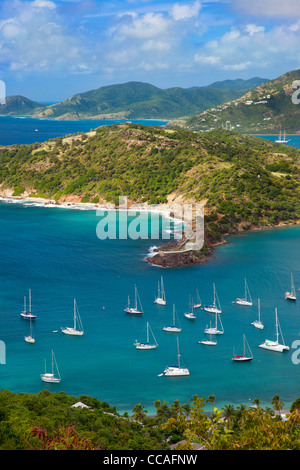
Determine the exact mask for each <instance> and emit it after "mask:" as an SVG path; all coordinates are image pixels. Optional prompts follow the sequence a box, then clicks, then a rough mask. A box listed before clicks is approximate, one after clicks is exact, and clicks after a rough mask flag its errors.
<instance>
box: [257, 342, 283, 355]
mask: <svg viewBox="0 0 300 470" xmlns="http://www.w3.org/2000/svg"><path fill="white" fill-rule="evenodd" d="M259 347H260V348H262V349H267V350H269V351H275V352H283V351H289V349H290V348H289V346H286V345H285V344H279V343H277V342H276V341H268V340H266V341H265V342H264V343H262V344H260V345H259Z"/></svg>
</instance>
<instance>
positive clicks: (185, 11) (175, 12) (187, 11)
mask: <svg viewBox="0 0 300 470" xmlns="http://www.w3.org/2000/svg"><path fill="white" fill-rule="evenodd" d="M200 10H201V3H200V2H199V1H197V0H196V1H195V3H193V4H185V5H180V4H179V3H175V5H173V7H172V8H171V9H170V15H171V16H172V17H173V18H174V20H175V21H179V20H186V19H187V18H195V17H197V16H198V15H199V13H200Z"/></svg>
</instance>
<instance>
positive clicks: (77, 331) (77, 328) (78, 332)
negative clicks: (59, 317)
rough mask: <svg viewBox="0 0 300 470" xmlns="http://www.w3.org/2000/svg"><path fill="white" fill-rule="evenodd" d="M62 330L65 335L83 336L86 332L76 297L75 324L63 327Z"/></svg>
mask: <svg viewBox="0 0 300 470" xmlns="http://www.w3.org/2000/svg"><path fill="white" fill-rule="evenodd" d="M61 331H62V332H63V333H64V334H65V335H73V336H82V335H83V333H84V331H83V326H82V322H81V318H80V315H79V310H78V307H77V303H76V299H74V325H73V327H65V328H62V329H61Z"/></svg>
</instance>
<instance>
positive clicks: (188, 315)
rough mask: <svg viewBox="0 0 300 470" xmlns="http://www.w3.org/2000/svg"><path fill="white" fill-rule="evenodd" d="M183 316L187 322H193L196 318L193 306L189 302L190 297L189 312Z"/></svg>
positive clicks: (191, 302) (191, 301)
mask: <svg viewBox="0 0 300 470" xmlns="http://www.w3.org/2000/svg"><path fill="white" fill-rule="evenodd" d="M184 316H185V317H186V318H188V319H189V320H195V318H196V315H195V314H194V305H193V300H191V296H190V311H189V312H186V313H185V314H184Z"/></svg>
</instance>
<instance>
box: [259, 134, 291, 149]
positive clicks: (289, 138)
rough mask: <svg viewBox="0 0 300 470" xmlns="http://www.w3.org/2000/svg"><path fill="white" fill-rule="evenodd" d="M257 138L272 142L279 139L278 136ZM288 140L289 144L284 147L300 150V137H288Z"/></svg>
mask: <svg viewBox="0 0 300 470" xmlns="http://www.w3.org/2000/svg"><path fill="white" fill-rule="evenodd" d="M256 137H262V138H263V139H268V140H271V141H272V142H275V141H276V140H277V139H278V135H256ZM286 140H288V141H289V142H288V143H287V144H283V145H289V146H290V147H296V148H300V135H287V136H286Z"/></svg>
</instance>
